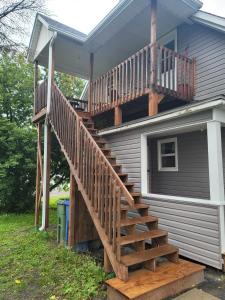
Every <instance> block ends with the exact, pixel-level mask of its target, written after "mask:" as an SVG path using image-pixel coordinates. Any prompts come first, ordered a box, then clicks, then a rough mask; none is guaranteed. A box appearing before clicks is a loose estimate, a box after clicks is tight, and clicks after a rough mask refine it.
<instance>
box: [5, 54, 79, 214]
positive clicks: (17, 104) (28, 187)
mask: <svg viewBox="0 0 225 300" xmlns="http://www.w3.org/2000/svg"><path fill="white" fill-rule="evenodd" d="M41 76H42V78H44V76H45V72H41ZM55 81H56V83H57V84H58V85H59V87H60V88H61V89H62V91H63V93H64V94H65V95H67V96H69V97H79V96H80V94H81V92H82V89H83V86H84V81H83V80H81V79H78V78H74V77H72V76H68V75H65V74H61V73H56V78H55ZM32 114H33V65H32V64H28V63H27V62H26V58H25V55H24V54H23V53H14V54H12V53H4V54H3V55H2V56H0V211H1V210H4V211H18V212H21V211H24V210H29V209H31V208H32V207H33V204H34V190H35V174H36V130H35V126H34V125H33V124H32V122H31V120H32ZM51 156H52V166H51V182H52V186H51V188H54V187H56V186H58V185H60V184H65V183H67V182H68V181H69V167H68V164H67V161H66V159H65V158H64V156H63V154H62V152H61V149H60V146H59V144H58V142H57V139H56V137H55V136H54V134H53V136H52V154H51Z"/></svg>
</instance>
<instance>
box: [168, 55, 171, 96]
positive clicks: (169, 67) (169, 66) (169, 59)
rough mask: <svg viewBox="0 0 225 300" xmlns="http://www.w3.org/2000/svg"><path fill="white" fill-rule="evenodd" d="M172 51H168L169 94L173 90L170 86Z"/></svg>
mask: <svg viewBox="0 0 225 300" xmlns="http://www.w3.org/2000/svg"><path fill="white" fill-rule="evenodd" d="M170 73H171V51H170V50H168V89H169V92H170V90H171V86H170V76H171V74H170Z"/></svg>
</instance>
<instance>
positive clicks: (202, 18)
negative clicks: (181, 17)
mask: <svg viewBox="0 0 225 300" xmlns="http://www.w3.org/2000/svg"><path fill="white" fill-rule="evenodd" d="M191 20H192V21H194V22H197V23H200V24H202V25H205V26H208V27H210V28H213V29H215V30H218V31H221V32H225V18H223V17H219V16H216V15H212V14H210V13H207V12H204V11H201V10H199V11H198V12H197V13H195V14H194V15H193V16H192V17H191Z"/></svg>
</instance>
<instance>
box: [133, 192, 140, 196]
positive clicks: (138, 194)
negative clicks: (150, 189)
mask: <svg viewBox="0 0 225 300" xmlns="http://www.w3.org/2000/svg"><path fill="white" fill-rule="evenodd" d="M131 196H132V197H141V193H137V192H132V193H131Z"/></svg>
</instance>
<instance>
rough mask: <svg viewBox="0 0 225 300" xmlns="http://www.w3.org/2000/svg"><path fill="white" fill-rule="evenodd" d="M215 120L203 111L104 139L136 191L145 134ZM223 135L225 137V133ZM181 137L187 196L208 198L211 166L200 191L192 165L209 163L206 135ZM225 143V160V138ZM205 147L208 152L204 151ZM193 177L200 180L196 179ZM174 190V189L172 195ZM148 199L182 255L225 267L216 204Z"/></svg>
mask: <svg viewBox="0 0 225 300" xmlns="http://www.w3.org/2000/svg"><path fill="white" fill-rule="evenodd" d="M211 118H212V115H211V113H210V111H208V112H204V113H203V112H202V113H201V114H195V115H192V116H189V117H184V116H183V117H182V118H179V119H177V120H173V121H167V122H164V123H158V124H154V125H151V126H146V127H143V128H138V129H133V130H127V131H123V132H117V133H114V134H110V135H106V136H104V138H105V139H106V140H107V143H108V147H109V148H110V149H111V150H112V153H113V154H114V155H116V157H117V162H118V163H120V164H122V169H123V172H126V173H128V174H129V181H131V182H134V183H135V189H136V191H140V190H141V135H142V134H145V133H149V134H151V133H153V132H156V131H158V132H161V131H164V134H163V135H161V136H165V132H166V129H168V128H172V127H173V126H175V125H176V126H182V124H191V123H192V122H194V120H195V122H196V120H198V121H201V120H202V121H203V120H204V121H207V120H208V121H210V120H211ZM223 134H224V137H225V130H224V131H223ZM170 135H171V134H170ZM174 135H175V134H174ZM174 135H173V136H174ZM179 135H180V136H181V138H180V142H179V144H178V147H179V146H180V147H181V149H182V152H183V153H182V154H180V155H181V160H180V159H179V166H182V164H183V166H186V167H190V169H189V171H191V172H190V176H187V175H186V174H185V173H183V174H182V178H183V179H182V180H185V178H186V177H187V179H188V180H187V181H188V182H189V189H186V193H185V196H187V197H193V196H198V197H200V195H201V197H202V198H203V196H205V198H207V197H208V196H209V195H208V193H209V192H208V189H209V187H208V186H207V182H208V169H207V168H208V166H205V167H204V168H202V171H201V172H200V174H201V180H200V185H199V187H200V188H199V190H198V189H197V186H198V185H196V184H195V181H196V180H197V178H199V177H198V174H196V173H195V172H193V169H194V168H198V167H199V165H195V164H194V163H192V162H193V159H196V163H197V162H198V161H199V160H200V161H201V165H205V164H206V161H207V147H206V133H205V132H204V131H203V132H200V131H199V130H198V131H196V132H190V133H184V134H182V135H181V134H179ZM168 136H169V135H167V137H168ZM154 139H155V137H154ZM223 143H224V157H225V139H224V140H223ZM204 147H205V150H204V149H203V148H204ZM188 153H190V158H189V161H187V159H188ZM182 155H183V157H182ZM193 157H194V158H193ZM182 161H183V162H182ZM189 164H190V165H189ZM204 172H206V174H204ZM187 173H188V172H187ZM192 176H196V177H194V179H193V178H192ZM177 179H178V178H177ZM158 180H161V179H158ZM167 180H168V178H167ZM175 181H176V180H175ZM193 186H195V190H193ZM172 190H173V191H176V195H178V196H181V195H180V194H179V193H182V191H184V189H182V188H179V189H178V190H176V185H175V184H174V186H173V189H172ZM172 190H171V189H170V191H171V192H170V194H171V193H172ZM206 191H207V193H206ZM154 192H155V191H154ZM193 192H195V194H193ZM196 193H197V194H196ZM144 200H145V201H146V202H147V203H149V204H150V213H151V214H152V215H155V216H157V217H158V218H159V226H160V227H161V228H162V229H165V230H167V231H168V232H169V241H170V243H172V244H173V245H176V246H177V247H179V249H180V254H181V255H183V256H185V257H188V258H190V259H193V260H196V261H198V262H201V263H203V264H207V265H210V266H213V267H215V268H218V269H221V268H222V262H221V246H220V241H221V239H220V229H219V226H220V217H219V206H218V205H212V204H211V203H210V200H208V201H207V200H205V201H202V202H201V201H200V202H199V203H195V202H191V201H187V200H182V201H181V200H180V201H178V200H171V199H166V198H165V199H154V198H152V197H150V196H145V197H144ZM139 229H140V230H145V227H144V226H140V227H139Z"/></svg>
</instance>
